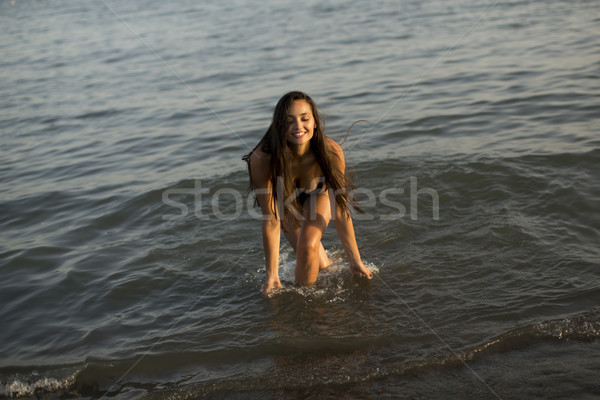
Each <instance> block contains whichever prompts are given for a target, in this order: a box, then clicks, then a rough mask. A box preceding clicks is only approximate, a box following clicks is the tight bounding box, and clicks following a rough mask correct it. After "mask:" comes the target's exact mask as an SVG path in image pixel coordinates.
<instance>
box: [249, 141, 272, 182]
mask: <svg viewBox="0 0 600 400" xmlns="http://www.w3.org/2000/svg"><path fill="white" fill-rule="evenodd" d="M248 166H249V167H250V176H251V177H252V180H253V181H254V182H255V183H256V184H260V182H266V181H267V180H268V179H269V177H270V176H271V155H270V154H269V153H265V152H264V151H262V150H261V149H260V148H256V149H254V151H252V153H250V155H249V157H248Z"/></svg>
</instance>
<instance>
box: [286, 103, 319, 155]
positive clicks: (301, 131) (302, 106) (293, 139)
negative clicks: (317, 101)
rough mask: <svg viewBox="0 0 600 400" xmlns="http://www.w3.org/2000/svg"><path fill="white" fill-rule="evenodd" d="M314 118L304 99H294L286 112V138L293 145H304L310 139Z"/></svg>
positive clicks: (313, 128) (312, 132)
mask: <svg viewBox="0 0 600 400" xmlns="http://www.w3.org/2000/svg"><path fill="white" fill-rule="evenodd" d="M314 130H315V118H314V116H313V113H312V108H311V106H310V104H308V102H307V101H306V100H294V101H293V102H292V104H290V108H289V110H288V114H287V132H286V134H285V138H286V140H287V141H288V142H289V143H290V144H294V145H306V144H308V143H309V142H310V139H312V137H313V134H314Z"/></svg>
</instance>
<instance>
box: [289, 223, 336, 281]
mask: <svg viewBox="0 0 600 400" xmlns="http://www.w3.org/2000/svg"><path fill="white" fill-rule="evenodd" d="M286 221H287V222H284V225H283V233H284V234H285V237H286V239H287V241H288V242H289V244H290V246H292V249H294V251H296V247H297V245H298V237H299V235H300V227H299V226H297V225H296V223H295V221H293V220H289V219H286ZM319 245H320V246H319V247H320V248H319V270H322V269H325V268H327V267H329V266H330V265H331V264H333V261H331V259H330V258H329V256H328V255H327V252H326V251H325V248H324V247H323V243H322V242H319Z"/></svg>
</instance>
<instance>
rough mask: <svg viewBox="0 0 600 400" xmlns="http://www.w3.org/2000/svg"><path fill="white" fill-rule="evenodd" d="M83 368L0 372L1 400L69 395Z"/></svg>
mask: <svg viewBox="0 0 600 400" xmlns="http://www.w3.org/2000/svg"><path fill="white" fill-rule="evenodd" d="M83 368H84V367H83V366H72V367H66V368H58V369H49V370H46V371H42V370H37V369H33V370H30V371H21V372H12V373H2V372H0V398H11V397H12V398H18V397H27V396H36V397H37V396H40V395H43V394H47V393H52V394H60V393H67V392H68V391H69V388H71V387H72V386H73V384H74V383H75V380H76V379H77V376H78V375H79V373H80V372H81V371H82V370H83Z"/></svg>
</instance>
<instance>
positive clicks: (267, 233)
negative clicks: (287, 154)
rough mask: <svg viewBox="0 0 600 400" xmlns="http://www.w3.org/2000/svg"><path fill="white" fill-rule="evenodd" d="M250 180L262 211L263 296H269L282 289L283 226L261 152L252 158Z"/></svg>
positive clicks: (267, 163)
mask: <svg viewBox="0 0 600 400" xmlns="http://www.w3.org/2000/svg"><path fill="white" fill-rule="evenodd" d="M249 161H250V173H251V176H250V178H251V179H252V183H253V185H254V192H255V193H256V198H257V200H258V204H259V205H260V208H261V210H262V238H263V248H264V251H265V270H266V272H267V280H266V282H265V284H264V286H263V295H265V296H267V294H268V292H269V291H270V290H271V289H273V288H281V282H280V281H279V242H280V238H281V233H280V231H281V224H280V222H279V218H278V217H277V216H276V215H275V214H274V213H273V207H272V204H273V190H272V187H271V186H272V185H271V182H270V180H269V177H270V163H269V161H270V160H269V156H268V155H267V154H265V153H262V152H261V151H260V150H255V152H254V153H252V156H250V160H249Z"/></svg>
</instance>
